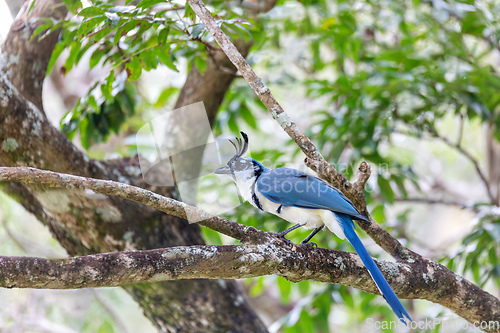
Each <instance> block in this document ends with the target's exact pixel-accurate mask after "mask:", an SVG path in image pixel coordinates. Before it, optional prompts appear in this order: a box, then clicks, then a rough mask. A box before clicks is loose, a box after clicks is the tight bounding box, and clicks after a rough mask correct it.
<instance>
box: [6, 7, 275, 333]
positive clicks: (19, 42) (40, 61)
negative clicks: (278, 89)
mask: <svg viewBox="0 0 500 333" xmlns="http://www.w3.org/2000/svg"><path fill="white" fill-rule="evenodd" d="M65 14H66V9H65V7H64V6H62V4H61V2H59V1H56V0H47V1H37V2H36V4H35V7H34V9H33V10H32V12H31V13H30V16H29V17H26V13H24V14H23V15H21V16H18V18H17V19H16V20H15V21H14V23H13V24H12V27H11V30H10V32H9V34H8V36H7V39H6V40H5V43H4V44H3V46H2V51H1V54H0V72H1V73H3V74H1V76H0V145H1V149H0V163H1V165H4V166H31V167H38V168H42V169H49V170H54V171H58V172H67V173H70V174H75V175H80V176H86V177H93V178H100V179H110V180H117V181H120V182H124V183H129V184H134V185H137V186H141V187H147V185H146V184H145V183H144V182H143V181H142V177H141V173H140V169H139V164H138V160H137V159H136V158H126V159H122V160H118V161H107V162H103V161H96V160H91V159H89V158H88V157H87V156H85V155H84V154H83V153H82V152H80V151H79V150H78V149H77V148H76V147H75V146H74V145H73V144H72V143H71V142H70V141H69V140H68V139H67V138H66V137H65V136H64V135H63V134H62V133H61V132H60V131H59V130H57V129H55V128H54V127H53V126H52V125H51V124H50V123H49V122H48V120H47V117H46V116H45V113H44V110H43V103H42V93H41V92H42V84H43V80H44V78H45V72H46V68H47V63H48V61H49V59H50V55H51V53H52V50H53V47H54V46H55V43H56V42H57V40H58V33H57V32H55V33H52V34H50V35H49V36H47V37H45V38H44V39H42V40H41V41H37V38H34V39H33V41H31V42H30V36H31V34H32V33H33V31H34V30H35V29H36V27H37V26H38V25H39V24H40V22H37V21H35V20H33V19H34V18H36V17H54V18H61V17H63V16H64V15H65ZM209 70H210V72H209ZM192 75H195V74H190V75H189V76H190V77H191V76H192ZM204 76H205V77H207V78H208V77H211V78H212V79H214V80H217V77H218V78H219V79H220V80H221V81H224V82H225V83H224V84H223V85H217V86H214V88H217V89H216V91H212V92H210V91H209V88H210V87H207V88H208V90H207V91H205V94H204V95H203V96H202V98H205V99H206V101H209V102H206V104H207V105H210V108H211V110H213V111H212V112H213V114H215V112H216V109H217V108H218V105H219V104H220V101H221V100H222V97H223V95H224V93H225V90H227V89H228V87H229V85H230V83H231V81H232V78H233V76H232V75H229V74H227V73H224V72H222V71H218V70H217V68H214V69H210V68H207V71H206V72H205V75H204ZM191 90H192V83H190V81H189V80H188V82H187V83H186V85H185V87H184V88H183V93H181V96H183V97H182V98H183V99H186V100H187V99H188V96H189V91H191ZM4 189H5V190H6V192H8V193H9V194H10V195H12V196H14V197H15V198H16V199H17V200H18V201H19V202H21V203H22V204H23V205H24V207H25V208H26V209H27V210H28V211H30V212H31V213H33V214H34V215H35V216H36V217H37V218H38V219H39V220H40V221H42V222H43V223H45V224H46V225H47V226H48V227H49V229H50V231H51V232H52V234H53V235H54V237H55V238H56V239H57V240H58V241H59V242H60V243H61V245H63V246H64V248H65V249H66V250H67V251H68V253H69V254H70V255H86V254H92V253H101V252H110V251H122V250H135V249H141V250H145V249H154V248H164V247H170V246H175V245H201V244H203V239H202V237H201V234H200V229H199V226H197V225H192V224H189V223H187V222H186V221H185V220H183V219H180V218H177V217H173V216H169V215H166V214H164V213H160V212H157V211H155V210H154V209H151V208H149V207H146V206H143V205H140V204H136V203H130V202H126V201H125V200H123V199H119V198H107V197H103V196H101V195H95V194H90V193H88V192H85V191H84V190H77V191H65V190H62V189H55V190H54V189H47V188H44V187H43V186H37V185H25V184H20V183H13V184H7V185H5V187H4ZM150 189H151V190H153V191H156V192H161V193H162V194H163V195H167V196H172V192H173V191H172V189H170V188H151V187H150ZM125 289H126V290H127V291H128V292H130V293H131V294H132V295H133V297H134V298H135V299H136V300H137V301H138V302H139V304H140V305H141V306H142V308H143V310H144V313H145V315H146V316H147V317H148V318H150V319H151V320H152V321H153V323H154V324H155V325H156V326H157V327H158V328H159V329H160V330H161V331H163V332H175V331H179V332H180V331H183V332H186V331H188V332H189V331H191V332H193V331H203V332H210V331H217V332H219V331H234V330H239V331H249V332H250V331H251V332H261V331H265V330H266V329H265V327H264V325H263V324H262V322H261V321H260V320H259V319H258V318H257V316H256V315H255V313H254V312H253V310H252V309H251V308H250V307H249V306H248V304H247V302H246V299H245V296H244V294H243V293H242V291H241V290H240V289H239V287H238V286H237V284H236V283H235V282H234V281H232V280H228V281H212V280H210V281H209V280H183V281H171V282H161V283H152V284H140V285H130V286H127V287H125Z"/></svg>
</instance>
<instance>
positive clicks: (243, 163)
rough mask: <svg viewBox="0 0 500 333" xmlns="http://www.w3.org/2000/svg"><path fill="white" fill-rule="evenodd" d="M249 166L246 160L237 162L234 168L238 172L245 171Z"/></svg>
mask: <svg viewBox="0 0 500 333" xmlns="http://www.w3.org/2000/svg"><path fill="white" fill-rule="evenodd" d="M246 166H247V162H246V161H244V160H236V161H235V163H234V167H235V169H236V170H243V169H245V168H246Z"/></svg>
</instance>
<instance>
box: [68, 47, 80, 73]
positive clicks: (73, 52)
mask: <svg viewBox="0 0 500 333" xmlns="http://www.w3.org/2000/svg"><path fill="white" fill-rule="evenodd" d="M81 47H82V44H81V43H80V42H77V41H74V42H72V43H71V51H70V52H69V56H68V59H66V63H65V64H64V68H65V70H66V73H68V72H69V71H70V70H71V69H72V68H73V66H74V65H76V58H77V57H78V53H79V52H80V48H81Z"/></svg>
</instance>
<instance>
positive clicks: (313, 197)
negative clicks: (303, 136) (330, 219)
mask: <svg viewBox="0 0 500 333" xmlns="http://www.w3.org/2000/svg"><path fill="white" fill-rule="evenodd" d="M256 185H257V189H258V191H259V192H260V193H261V194H262V195H263V196H265V197H266V198H267V199H269V200H271V201H272V202H275V203H278V204H280V205H283V206H284V207H287V206H294V207H301V208H309V209H327V210H331V211H333V212H336V213H343V214H347V215H349V216H350V217H351V218H352V219H355V220H363V221H366V217H364V216H363V215H361V214H360V213H359V212H358V210H357V209H356V208H355V207H354V205H353V204H352V202H351V201H350V200H349V199H347V198H346V197H345V196H344V195H343V194H342V192H340V191H339V190H338V189H336V188H335V187H333V186H330V185H329V184H328V183H326V182H325V181H323V180H322V179H319V178H317V177H313V176H310V175H308V174H306V173H304V172H302V171H299V170H295V169H289V168H278V169H273V170H269V171H267V172H264V173H263V174H262V175H261V176H260V177H259V178H258V180H257V184H256Z"/></svg>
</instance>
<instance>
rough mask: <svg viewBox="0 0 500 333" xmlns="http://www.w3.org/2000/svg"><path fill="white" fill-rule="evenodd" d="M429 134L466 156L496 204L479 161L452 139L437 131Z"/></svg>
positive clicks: (430, 131) (431, 131)
mask: <svg viewBox="0 0 500 333" xmlns="http://www.w3.org/2000/svg"><path fill="white" fill-rule="evenodd" d="M428 131H429V133H430V134H431V135H432V136H433V137H434V138H436V139H438V140H440V141H442V142H443V143H445V144H446V145H448V146H449V147H451V148H455V149H456V150H457V151H458V152H460V153H461V154H462V155H463V156H465V157H466V158H467V159H468V160H469V161H470V162H471V163H472V164H473V165H474V168H475V169H476V172H477V174H478V176H479V178H481V181H482V182H483V184H484V187H485V188H486V192H487V194H488V198H489V199H490V201H491V203H492V204H495V196H494V195H493V192H492V191H491V186H490V182H489V181H488V177H486V175H485V174H484V173H483V171H482V170H481V166H480V165H479V161H478V160H477V159H475V158H474V157H473V156H472V155H471V154H470V153H469V152H468V151H467V150H465V149H464V148H463V147H462V146H461V145H460V144H455V143H453V142H451V141H450V139H448V138H446V137H444V136H440V135H439V134H438V133H437V132H436V131H434V130H432V129H430V128H428Z"/></svg>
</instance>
